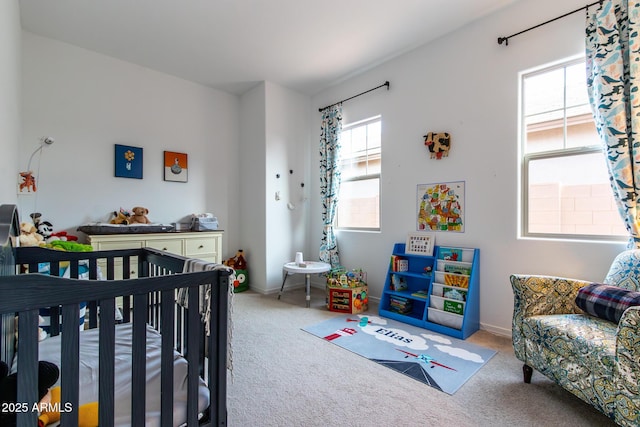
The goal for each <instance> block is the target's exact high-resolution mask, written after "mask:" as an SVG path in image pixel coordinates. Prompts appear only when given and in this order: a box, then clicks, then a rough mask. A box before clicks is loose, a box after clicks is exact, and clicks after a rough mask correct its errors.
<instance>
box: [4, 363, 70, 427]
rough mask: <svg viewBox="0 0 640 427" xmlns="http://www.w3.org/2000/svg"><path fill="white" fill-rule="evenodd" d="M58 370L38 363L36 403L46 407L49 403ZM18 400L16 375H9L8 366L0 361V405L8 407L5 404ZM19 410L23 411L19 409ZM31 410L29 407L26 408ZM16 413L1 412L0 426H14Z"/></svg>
mask: <svg viewBox="0 0 640 427" xmlns="http://www.w3.org/2000/svg"><path fill="white" fill-rule="evenodd" d="M59 377H60V369H59V368H58V366H56V364H54V363H51V362H46V361H40V362H38V402H39V405H43V406H46V405H48V404H49V403H50V402H51V390H50V388H51V387H52V386H53V385H54V384H55V383H56V382H57V381H58V378H59ZM17 399H18V374H17V373H13V374H10V375H9V366H8V365H7V364H6V363H5V362H2V361H0V404H1V405H2V407H3V408H5V407H10V406H8V405H7V404H11V403H17ZM19 409H24V408H22V407H20V408H19ZM27 409H28V410H31V407H29V408H27ZM16 412H17V411H15V410H14V411H4V410H3V411H1V412H0V425H2V426H9V427H12V426H15V425H16Z"/></svg>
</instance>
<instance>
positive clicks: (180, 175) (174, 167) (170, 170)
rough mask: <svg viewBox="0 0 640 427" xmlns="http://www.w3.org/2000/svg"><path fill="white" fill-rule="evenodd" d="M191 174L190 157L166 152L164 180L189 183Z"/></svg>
mask: <svg viewBox="0 0 640 427" xmlns="http://www.w3.org/2000/svg"><path fill="white" fill-rule="evenodd" d="M188 172H189V163H188V156H187V155H186V154H185V153H176V152H175V151H165V152H164V180H165V181H174V182H187V178H188Z"/></svg>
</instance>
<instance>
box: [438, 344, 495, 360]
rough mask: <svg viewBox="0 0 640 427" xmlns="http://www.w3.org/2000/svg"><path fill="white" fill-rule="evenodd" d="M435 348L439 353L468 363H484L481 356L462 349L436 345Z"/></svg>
mask: <svg viewBox="0 0 640 427" xmlns="http://www.w3.org/2000/svg"><path fill="white" fill-rule="evenodd" d="M435 347H436V348H437V349H438V350H440V351H441V352H443V353H447V354H450V355H451V356H453V357H458V358H460V359H463V360H468V361H470V362H476V363H484V359H483V358H482V356H480V355H479V354H476V353H472V352H470V351H467V350H465V349H462V348H455V347H449V346H446V345H438V344H436V345H435Z"/></svg>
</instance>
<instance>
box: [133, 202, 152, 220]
mask: <svg viewBox="0 0 640 427" xmlns="http://www.w3.org/2000/svg"><path fill="white" fill-rule="evenodd" d="M131 212H132V215H131V218H130V219H129V224H151V221H149V218H147V214H148V213H149V209H147V208H143V207H142V206H136V207H135V208H133V209H131Z"/></svg>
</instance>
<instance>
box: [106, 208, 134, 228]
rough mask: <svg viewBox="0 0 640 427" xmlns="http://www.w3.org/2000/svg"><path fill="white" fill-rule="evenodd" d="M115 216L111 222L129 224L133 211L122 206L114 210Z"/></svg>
mask: <svg viewBox="0 0 640 427" xmlns="http://www.w3.org/2000/svg"><path fill="white" fill-rule="evenodd" d="M113 216H114V218H112V219H111V221H109V223H111V224H123V225H128V224H129V219H130V218H131V213H130V212H128V211H125V210H124V209H122V208H120V210H119V211H113Z"/></svg>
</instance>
